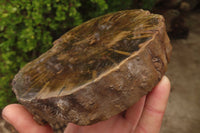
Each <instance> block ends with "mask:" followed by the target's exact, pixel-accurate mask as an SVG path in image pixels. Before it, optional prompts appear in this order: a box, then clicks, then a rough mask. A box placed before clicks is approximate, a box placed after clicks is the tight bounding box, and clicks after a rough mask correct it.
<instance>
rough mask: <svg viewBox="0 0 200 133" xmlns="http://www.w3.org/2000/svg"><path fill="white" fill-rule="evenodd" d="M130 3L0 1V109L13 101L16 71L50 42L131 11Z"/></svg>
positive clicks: (103, 0) (118, 0)
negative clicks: (102, 18)
mask: <svg viewBox="0 0 200 133" xmlns="http://www.w3.org/2000/svg"><path fill="white" fill-rule="evenodd" d="M133 1H134V0H126V1H124V0H10V1H8V0H0V108H3V107H4V106H5V105H6V104H9V103H11V102H13V101H16V100H15V98H14V97H15V96H14V95H13V93H12V91H11V80H12V79H13V77H14V75H15V74H16V73H17V71H18V70H19V69H20V68H21V67H23V66H24V65H25V64H26V63H27V62H29V61H31V60H33V59H34V58H36V57H38V56H39V55H40V54H42V53H43V52H45V51H46V50H48V49H49V48H50V47H51V46H52V41H54V40H55V39H57V38H58V37H59V36H61V35H62V34H64V33H65V32H66V31H67V30H69V29H71V28H73V27H74V26H77V25H79V24H81V23H82V22H83V21H86V20H88V19H90V18H93V17H96V16H99V15H103V14H105V13H108V12H113V11H118V10H123V9H131V6H132V4H133ZM143 1H147V0H143ZM151 1H153V0H151Z"/></svg>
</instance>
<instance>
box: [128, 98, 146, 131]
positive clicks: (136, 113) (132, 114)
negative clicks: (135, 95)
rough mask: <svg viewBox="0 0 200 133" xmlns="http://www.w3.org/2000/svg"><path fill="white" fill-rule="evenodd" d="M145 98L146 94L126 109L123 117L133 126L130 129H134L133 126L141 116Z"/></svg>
mask: <svg viewBox="0 0 200 133" xmlns="http://www.w3.org/2000/svg"><path fill="white" fill-rule="evenodd" d="M145 99H146V96H143V97H142V98H141V99H140V100H139V101H138V102H137V103H136V104H134V105H133V106H132V107H130V108H129V109H128V110H127V111H126V115H125V119H126V120H127V121H128V122H129V123H130V124H131V125H132V126H133V129H132V130H135V127H136V126H137V123H138V121H139V119H140V117H141V114H142V110H143V108H144V103H145Z"/></svg>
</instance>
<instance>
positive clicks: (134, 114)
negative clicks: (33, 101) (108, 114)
mask: <svg viewBox="0 0 200 133" xmlns="http://www.w3.org/2000/svg"><path fill="white" fill-rule="evenodd" d="M169 93H170V82H169V79H168V78H167V77H166V76H164V77H163V78H162V80H161V81H160V82H159V83H158V85H157V86H156V87H155V88H154V89H153V90H152V91H151V92H150V93H149V94H148V95H147V96H143V97H142V98H141V99H140V100H139V101H138V102H137V103H136V104H134V105H133V106H132V107H130V108H129V109H127V110H126V112H125V114H123V115H122V114H118V115H116V116H113V117H112V118H110V119H108V120H106V121H101V122H99V123H96V124H93V125H90V126H78V125H75V124H72V123H69V124H68V126H67V127H66V129H65V131H64V133H147V132H148V133H159V131H160V128H161V124H162V118H163V115H164V112H165V109H166V105H167V101H168V97H169ZM2 116H3V118H4V119H5V120H6V121H8V122H9V123H10V124H12V125H13V126H14V127H15V128H16V130H17V131H19V132H20V133H52V132H53V130H52V129H51V128H50V126H48V125H46V126H41V125H39V124H37V123H36V122H35V121H34V120H33V117H32V115H31V114H30V113H29V112H28V111H27V110H26V109H25V108H24V107H23V106H22V105H19V104H11V105H8V106H7V107H5V108H4V110H3V112H2Z"/></svg>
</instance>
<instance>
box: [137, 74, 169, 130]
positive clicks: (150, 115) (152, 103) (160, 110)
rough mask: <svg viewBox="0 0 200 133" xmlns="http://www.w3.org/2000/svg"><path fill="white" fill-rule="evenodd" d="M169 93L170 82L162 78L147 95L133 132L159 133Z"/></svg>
mask: <svg viewBox="0 0 200 133" xmlns="http://www.w3.org/2000/svg"><path fill="white" fill-rule="evenodd" d="M169 93H170V82H169V79H168V78H167V77H166V76H164V77H163V78H162V80H161V81H160V82H159V83H158V85H157V86H156V87H155V88H154V89H153V90H152V92H150V93H149V94H148V95H147V98H146V103H145V106H144V110H143V113H142V116H141V119H140V121H139V123H138V126H137V128H136V130H135V132H136V133H141V132H144V133H147V132H148V133H159V131H160V127H161V123H162V118H163V115H164V112H165V109H166V105H167V101H168V97H169Z"/></svg>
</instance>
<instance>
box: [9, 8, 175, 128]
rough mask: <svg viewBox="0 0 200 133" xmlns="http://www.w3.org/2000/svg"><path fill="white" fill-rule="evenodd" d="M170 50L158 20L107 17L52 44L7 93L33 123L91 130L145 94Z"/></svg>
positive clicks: (139, 13)
mask: <svg viewBox="0 0 200 133" xmlns="http://www.w3.org/2000/svg"><path fill="white" fill-rule="evenodd" d="M171 49H172V47H171V45H170V41H169V39H168V36H167V33H166V30H165V24H164V19H163V17H162V16H160V15H156V14H150V13H149V12H148V11H143V10H127V11H120V12H116V13H111V14H107V15H104V16H101V17H98V18H95V19H92V20H90V21H87V22H85V23H83V24H82V25H80V26H77V27H75V28H74V29H72V30H70V31H69V32H67V33H66V34H64V35H63V36H61V37H60V38H59V39H58V40H56V41H55V42H54V46H53V47H52V48H51V49H50V50H48V51H47V52H46V53H44V54H43V55H41V56H40V57H38V58H37V59H35V60H33V61H32V62H30V63H28V64H27V65H26V66H25V67H24V68H22V69H21V70H20V71H19V73H18V74H17V75H16V76H15V78H14V80H13V91H14V92H15V94H16V96H17V99H18V101H19V102H20V103H22V104H23V105H24V106H25V107H26V108H27V109H28V110H29V111H30V112H31V113H32V114H33V115H34V118H35V119H36V120H37V122H39V123H51V124H52V123H53V124H56V123H63V124H67V123H69V122H72V123H75V124H78V125H89V124H93V123H96V122H98V121H102V120H106V119H108V118H110V117H111V116H113V115H116V114H118V113H120V112H122V111H124V110H126V109H127V108H128V107H130V106H131V105H133V104H134V103H135V102H137V101H138V99H139V98H140V97H142V96H143V95H145V94H147V93H148V92H149V91H151V89H152V88H153V87H154V86H155V85H156V84H157V83H158V82H159V80H160V79H161V77H162V76H163V75H164V73H165V71H166V69H167V63H168V62H169V58H170V54H171Z"/></svg>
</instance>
